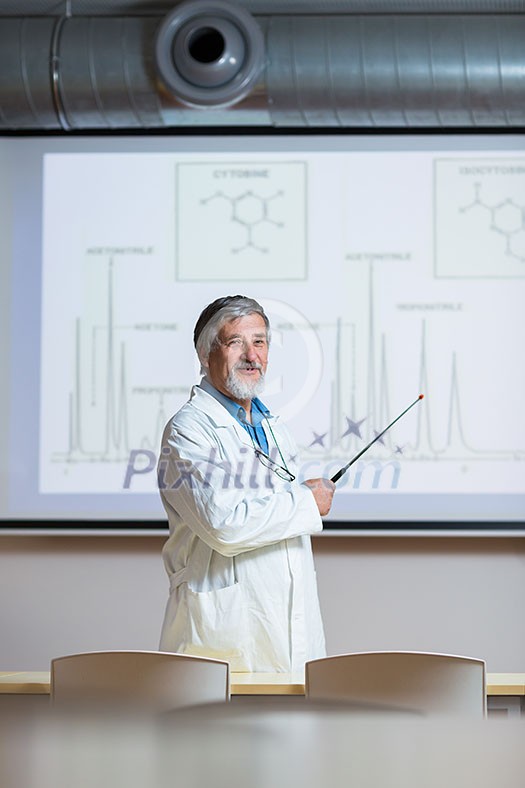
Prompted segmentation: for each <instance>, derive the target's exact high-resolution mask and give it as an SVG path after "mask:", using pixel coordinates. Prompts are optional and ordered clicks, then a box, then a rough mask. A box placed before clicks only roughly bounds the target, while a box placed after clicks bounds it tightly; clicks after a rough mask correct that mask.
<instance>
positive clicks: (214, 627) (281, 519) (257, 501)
mask: <svg viewBox="0 0 525 788" xmlns="http://www.w3.org/2000/svg"><path fill="white" fill-rule="evenodd" d="M269 418H271V424H272V429H273V431H274V434H275V437H276V439H277V442H278V444H279V447H280V449H281V451H282V453H283V456H284V458H285V460H286V463H287V465H288V468H289V469H290V471H291V472H292V473H296V472H297V465H296V460H295V459H294V458H295V457H296V455H297V447H296V446H295V444H294V442H293V440H292V438H291V436H290V434H289V432H288V430H287V429H286V428H285V427H284V425H282V424H280V423H279V420H278V418H276V417H269ZM264 429H265V431H266V430H267V426H266V424H265V425H264ZM267 438H268V443H269V446H270V448H271V447H272V446H273V445H274V442H273V438H272V436H271V434H270V433H269V432H267ZM270 485H271V486H270ZM159 488H160V493H161V497H162V502H163V504H164V507H165V509H166V512H167V514H168V520H169V526H170V536H169V538H168V541H167V542H166V544H165V546H164V549H163V558H164V563H165V566H166V570H167V572H168V575H169V578H170V596H169V600H168V604H167V608H166V613H165V617H164V623H163V627H162V635H161V641H160V648H161V649H162V650H165V651H177V652H179V653H186V654H196V655H201V656H210V657H216V658H219V659H227V660H229V662H230V664H231V668H232V670H235V671H250V672H252V671H258V672H277V671H282V672H300V671H302V670H303V667H304V663H305V662H306V661H307V660H310V659H316V658H318V657H322V656H324V655H325V654H326V651H325V642H324V633H323V626H322V621H321V614H320V610H319V601H318V596H317V585H316V578H315V570H314V563H313V557H312V550H311V545H310V537H309V534H314V533H318V532H319V531H321V530H322V522H321V518H320V516H319V512H318V509H317V505H316V503H315V500H314V497H313V495H312V493H311V491H310V490H309V489H308V488H307V487H306V486H305V485H303V484H300V483H299V482H298V481H294V482H291V483H290V482H286V481H283V480H282V479H280V478H279V477H278V476H277V475H276V474H275V473H273V472H271V471H268V470H267V469H266V468H264V467H263V466H262V464H261V463H260V461H259V460H258V459H257V458H256V456H255V453H254V450H253V444H252V443H251V439H250V436H249V434H248V432H247V431H246V430H245V429H244V428H243V427H242V426H241V425H240V424H239V423H238V422H237V421H236V420H235V419H234V418H233V416H232V415H231V414H230V413H229V412H228V411H227V410H226V408H225V407H224V406H223V405H222V404H221V403H220V402H218V401H217V400H216V399H215V398H214V397H212V396H211V395H210V394H208V393H207V392H206V391H204V390H203V389H201V388H200V387H194V388H193V390H192V392H191V398H190V400H189V402H187V403H186V404H185V405H184V406H183V407H182V408H181V410H180V411H179V412H178V413H177V414H176V415H175V416H174V417H173V419H172V420H171V422H169V423H168V425H167V426H166V429H165V431H164V435H163V439H162V451H161V455H160V459H159Z"/></svg>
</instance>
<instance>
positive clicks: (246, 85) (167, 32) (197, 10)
mask: <svg viewBox="0 0 525 788" xmlns="http://www.w3.org/2000/svg"><path fill="white" fill-rule="evenodd" d="M155 55H156V59H157V67H158V70H159V73H160V75H161V77H162V80H163V82H164V84H165V85H166V87H167V88H168V89H169V91H170V92H171V93H172V94H173V95H174V96H175V97H176V98H177V99H179V101H182V102H184V103H185V104H188V105H189V106H192V107H221V106H222V107H224V106H229V105H231V104H235V103H236V102H237V101H240V100H241V99H242V98H244V97H245V96H246V95H247V94H248V93H249V92H250V90H251V89H252V87H253V85H254V84H255V82H256V80H257V78H258V76H259V74H260V72H261V69H262V66H263V62H264V39H263V35H262V32H261V29H260V27H259V26H258V24H257V22H256V21H255V19H254V18H253V17H252V16H251V14H249V13H248V12H247V11H245V10H244V9H243V8H237V7H236V6H233V5H230V3H226V2H221V0H217V2H198V0H196V1H195V2H188V3H182V5H180V6H177V8H175V9H174V10H173V11H172V12H171V13H170V14H168V16H167V17H166V18H165V19H164V21H163V22H162V24H161V26H160V28H159V30H158V33H157V40H156V45H155Z"/></svg>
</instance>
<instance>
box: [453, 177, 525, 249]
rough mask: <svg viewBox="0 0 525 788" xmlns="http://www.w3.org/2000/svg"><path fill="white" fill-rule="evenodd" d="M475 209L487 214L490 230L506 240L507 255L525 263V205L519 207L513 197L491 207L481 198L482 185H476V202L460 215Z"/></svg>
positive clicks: (467, 206) (464, 208)
mask: <svg viewBox="0 0 525 788" xmlns="http://www.w3.org/2000/svg"><path fill="white" fill-rule="evenodd" d="M473 208H481V209H483V210H484V211H486V212H487V215H488V216H489V221H490V229H491V230H492V231H493V232H495V233H499V234H500V235H502V236H503V237H504V238H505V254H506V255H507V256H508V257H512V258H513V259H514V260H519V261H520V262H522V263H525V205H518V203H516V202H515V201H514V200H513V199H512V198H511V197H508V198H506V199H505V200H501V201H500V202H498V203H494V204H493V205H490V204H489V203H487V202H485V201H484V200H483V198H482V196H481V184H480V183H475V184H474V200H473V201H472V202H471V203H470V204H469V205H464V206H463V207H461V208H460V209H459V210H460V213H467V212H468V211H471V210H472V209H473Z"/></svg>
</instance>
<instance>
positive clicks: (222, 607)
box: [186, 582, 249, 671]
mask: <svg viewBox="0 0 525 788" xmlns="http://www.w3.org/2000/svg"><path fill="white" fill-rule="evenodd" d="M186 601H187V609H188V614H189V615H188V619H189V620H188V625H189V632H188V641H187V651H188V653H191V654H196V655H197V656H207V657H215V658H216V659H226V660H228V661H229V662H230V667H231V669H232V670H236V671H242V670H248V669H249V668H248V666H247V663H246V658H245V655H244V653H243V652H244V649H245V646H246V640H247V615H246V604H245V600H244V595H243V590H242V587H241V585H240V584H239V583H237V582H236V583H234V584H233V585H232V586H227V587H226V588H220V589H218V590H213V591H192V589H191V588H188V586H187V585H186Z"/></svg>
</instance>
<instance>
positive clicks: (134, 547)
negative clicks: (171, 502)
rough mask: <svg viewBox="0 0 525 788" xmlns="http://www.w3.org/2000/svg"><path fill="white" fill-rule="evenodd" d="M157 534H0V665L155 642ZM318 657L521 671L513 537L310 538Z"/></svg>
mask: <svg viewBox="0 0 525 788" xmlns="http://www.w3.org/2000/svg"><path fill="white" fill-rule="evenodd" d="M163 541H164V540H163V538H162V537H154V536H150V537H140V536H120V537H97V536H90V537H81V536H78V537H51V536H49V537H13V536H3V537H0V670H47V669H48V667H49V661H50V659H51V658H52V657H53V656H58V655H61V654H67V653H71V652H75V651H84V650H86V651H90V650H95V649H111V648H144V649H155V648H157V645H158V637H159V631H160V625H161V621H162V616H163V612H164V604H165V601H166V594H167V580H166V577H165V574H164V568H163V566H162V562H161V558H160V550H161V547H162V543H163ZM314 549H315V554H316V564H317V573H318V580H319V591H320V597H321V605H322V609H323V615H324V619H325V629H326V635H327V646H328V651H329V653H333V654H335V653H340V652H344V651H359V650H367V649H418V650H429V651H445V652H450V653H457V654H467V655H470V656H480V657H484V658H485V659H486V660H487V663H488V669H489V671H492V672H517V671H520V672H522V671H524V670H525V615H524V612H523V607H524V604H525V539H520V538H516V539H510V538H508V539H504V538H501V539H499V538H475V537H473V538H450V537H448V538H447V537H436V538H416V537H410V538H403V537H400V538H395V537H388V538H383V537H367V538H363V537H319V538H316V539H315V540H314Z"/></svg>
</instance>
